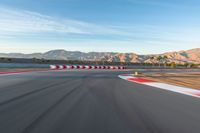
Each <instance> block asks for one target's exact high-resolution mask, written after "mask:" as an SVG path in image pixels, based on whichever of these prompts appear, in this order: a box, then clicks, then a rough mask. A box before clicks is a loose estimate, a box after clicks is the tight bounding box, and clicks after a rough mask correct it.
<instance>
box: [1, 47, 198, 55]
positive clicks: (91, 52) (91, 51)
mask: <svg viewBox="0 0 200 133" xmlns="http://www.w3.org/2000/svg"><path fill="white" fill-rule="evenodd" d="M193 49H200V47H199V48H192V49H183V50H178V51H175V50H174V51H166V52H163V53H150V54H141V53H136V52H134V51H133V52H120V51H81V50H67V49H52V50H48V51H43V52H32V53H23V52H5V53H3V52H0V53H3V54H13V53H16V54H18V53H19V54H36V53H41V54H43V53H46V52H49V51H55V50H65V51H69V52H83V53H92V52H97V53H104V52H105V53H106V52H108V53H135V54H138V55H156V54H164V53H168V52H180V51H187V50H193Z"/></svg>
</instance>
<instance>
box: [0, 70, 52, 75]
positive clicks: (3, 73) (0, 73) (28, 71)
mask: <svg viewBox="0 0 200 133" xmlns="http://www.w3.org/2000/svg"><path fill="white" fill-rule="evenodd" d="M47 71H49V70H27V71H18V72H0V75H6V74H20V73H30V72H47Z"/></svg>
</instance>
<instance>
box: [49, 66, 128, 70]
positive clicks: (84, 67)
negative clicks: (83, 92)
mask: <svg viewBox="0 0 200 133" xmlns="http://www.w3.org/2000/svg"><path fill="white" fill-rule="evenodd" d="M50 69H53V70H54V69H57V70H59V69H60V70H63V69H88V70H90V69H112V70H114V69H117V70H119V69H126V68H125V66H90V65H50Z"/></svg>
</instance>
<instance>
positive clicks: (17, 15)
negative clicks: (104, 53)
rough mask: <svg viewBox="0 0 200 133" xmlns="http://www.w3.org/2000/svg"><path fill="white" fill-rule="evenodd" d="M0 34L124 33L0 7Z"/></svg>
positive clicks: (84, 23)
mask: <svg viewBox="0 0 200 133" xmlns="http://www.w3.org/2000/svg"><path fill="white" fill-rule="evenodd" d="M0 25H1V26H0V35H2V36H3V35H4V36H5V35H7V36H9V35H10V36H12V35H23V34H28V33H29V34H31V33H34V34H35V33H46V32H52V33H55V32H57V33H71V34H113V35H123V34H126V33H124V32H122V31H117V30H116V29H112V28H109V27H106V26H100V25H96V24H91V23H86V22H82V21H77V20H71V19H61V18H55V17H51V16H47V15H43V14H40V13H36V12H30V11H26V10H18V9H11V8H4V7H0Z"/></svg>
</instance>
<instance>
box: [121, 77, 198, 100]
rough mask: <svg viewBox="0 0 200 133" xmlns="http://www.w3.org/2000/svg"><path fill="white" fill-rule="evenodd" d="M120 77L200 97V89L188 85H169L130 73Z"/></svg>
mask: <svg viewBox="0 0 200 133" xmlns="http://www.w3.org/2000/svg"><path fill="white" fill-rule="evenodd" d="M119 77H120V78H122V79H124V80H127V81H130V82H135V83H138V84H144V85H148V86H152V87H156V88H160V89H163V90H168V91H173V92H177V93H181V94H185V95H189V96H193V97H198V98H200V90H195V89H191V88H187V87H180V86H175V85H169V84H165V83H159V82H156V81H153V80H148V79H144V78H137V77H134V76H132V75H129V74H125V75H119Z"/></svg>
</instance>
